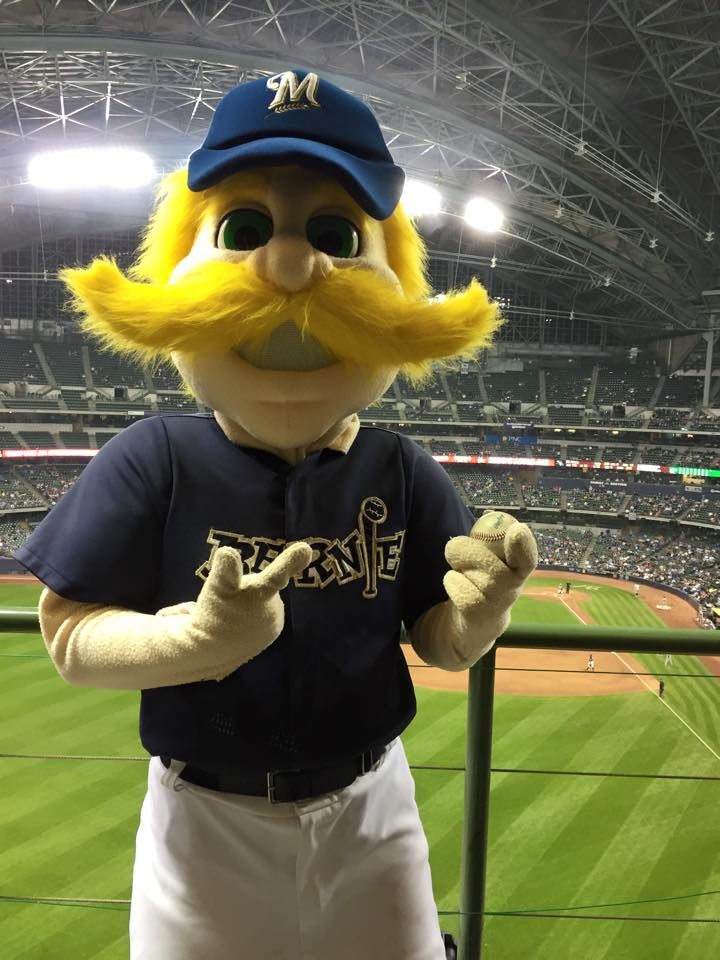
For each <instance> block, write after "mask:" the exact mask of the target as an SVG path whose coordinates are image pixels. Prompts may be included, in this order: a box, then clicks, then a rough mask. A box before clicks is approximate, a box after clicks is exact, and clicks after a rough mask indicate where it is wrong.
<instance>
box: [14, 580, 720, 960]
mask: <svg viewBox="0 0 720 960" xmlns="http://www.w3.org/2000/svg"><path fill="white" fill-rule="evenodd" d="M573 579H574V581H575V582H577V583H579V579H578V578H573ZM542 584H543V586H548V585H549V584H550V585H552V581H548V580H543V581H542ZM589 592H590V595H591V597H592V599H591V600H590V601H589V602H588V604H587V606H586V608H585V609H584V611H583V616H587V619H588V620H592V621H594V622H597V623H606V624H609V625H619V626H622V625H630V624H632V625H641V626H656V627H658V629H662V625H661V624H659V621H658V620H657V618H656V617H655V614H654V613H653V612H652V611H651V610H649V609H648V608H646V607H645V606H644V605H643V604H641V603H639V602H638V601H637V600H636V599H635V598H634V597H633V596H632V594H628V593H624V592H623V591H620V590H618V589H617V588H613V587H604V586H601V587H598V588H597V589H592V590H590V591H589ZM37 594H38V590H37V588H36V587H32V586H28V585H24V584H19V585H15V584H12V585H3V586H1V587H0V607H5V608H7V607H21V606H32V605H34V603H35V602H36V599H37ZM515 619H517V620H519V621H530V622H545V623H557V624H558V625H561V624H565V623H574V622H576V618H575V616H574V615H573V614H572V613H571V611H569V610H568V609H567V608H566V607H564V606H563V605H562V604H560V603H557V602H549V601H540V600H531V599H528V598H522V599H521V600H520V601H519V603H518V605H517V607H516V610H515ZM638 659H641V660H642V662H643V663H644V665H645V666H646V668H647V669H648V670H649V671H657V672H658V673H662V672H666V671H665V668H664V666H663V657H662V656H661V655H659V656H652V657H650V656H648V657H645V658H638ZM670 671H671V672H673V673H675V674H681V673H690V674H692V676H691V677H690V678H684V677H683V678H681V677H679V676H678V677H677V679H673V677H672V676H670V677H669V678H668V679H667V684H668V687H667V700H666V703H665V704H663V703H661V702H660V701H659V700H658V698H657V697H656V696H655V695H654V693H653V692H651V691H650V690H648V691H646V692H642V690H641V692H639V693H637V694H627V695H613V696H608V697H577V696H575V697H510V696H498V697H497V701H496V712H495V736H494V755H493V763H494V765H495V766H497V767H512V768H533V769H547V770H565V771H603V772H607V773H610V772H614V773H662V774H685V775H720V760H718V759H717V757H716V756H714V755H713V752H712V751H714V752H716V753H718V754H720V734H719V733H718V724H717V722H716V718H717V717H718V716H719V715H720V687H719V686H718V682H717V681H716V680H714V679H710V678H709V676H708V674H707V673H706V671H705V670H704V668H703V667H702V665H701V664H700V663H699V662H698V661H697V660H696V659H695V658H694V657H675V658H674V663H673V665H672V667H671V668H668V672H670ZM646 679H647V680H648V682H650V684H651V686H652V687H653V688H654V686H655V683H654V678H652V677H649V678H646ZM137 699H138V698H137V696H136V695H135V694H132V693H113V692H102V691H94V690H78V689H73V688H70V687H68V686H66V685H65V684H64V683H63V682H62V681H61V680H60V679H59V678H58V677H57V675H56V673H55V671H54V669H53V667H52V665H51V664H50V663H49V661H48V659H47V656H46V654H45V651H44V647H43V644H42V641H41V640H40V639H39V638H38V637H34V636H29V635H17V636H15V635H6V636H0V753H1V754H4V756H3V757H0V784H2V786H1V788H0V824H2V827H1V828H0V838H1V841H0V895H1V896H4V897H65V898H73V897H76V898H98V899H108V900H113V899H126V898H127V897H128V895H129V878H130V870H131V864H132V853H133V850H132V847H133V841H134V833H135V829H136V825H137V819H138V814H139V808H140V803H141V800H142V796H143V792H144V779H145V773H146V764H145V762H144V761H134V760H131V759H128V760H73V759H39V758H38V759H34V758H28V757H23V758H11V757H8V756H7V755H8V754H25V755H27V754H36V755H41V756H42V755H47V754H51V755H52V754H55V755H64V756H68V755H92V756H110V757H133V756H137V757H139V756H141V755H142V750H141V748H140V746H139V743H138V740H137V731H136V725H137ZM418 700H419V707H420V709H419V714H418V717H417V719H416V720H415V722H414V723H413V724H412V726H411V727H410V728H409V730H408V731H407V732H406V735H405V737H404V740H405V745H406V749H407V752H408V756H409V758H410V760H411V763H413V764H419V765H424V766H438V767H453V766H462V765H463V764H464V761H465V711H466V698H465V696H464V695H463V694H455V693H440V692H433V691H428V690H423V689H420V690H419V691H418ZM670 707H672V710H671V709H670ZM673 711H675V713H674V712H673ZM676 714H677V715H676ZM678 715H679V716H678ZM680 717H682V719H683V720H685V722H686V724H688V726H686V725H685V724H684V723H683V722H682V720H681V719H680ZM689 728H692V729H689ZM693 731H695V732H693ZM695 734H698V735H699V736H700V737H701V738H702V739H703V740H705V742H706V744H707V746H705V745H703V744H702V743H701V741H700V740H699V739H698V736H696V735H695ZM415 778H416V782H417V793H418V802H419V805H420V808H421V812H422V816H423V821H424V823H425V826H426V831H427V834H428V839H429V842H430V848H431V859H432V865H433V877H434V883H435V890H436V895H437V900H438V906H439V909H440V910H441V911H443V912H445V911H447V912H448V914H449V915H448V916H443V926H444V927H445V928H446V929H453V930H456V929H457V918H456V917H455V916H453V913H454V911H457V908H458V900H459V884H458V881H459V870H460V863H459V855H460V842H461V836H462V806H463V779H462V773H461V772H453V771H447V770H417V771H416V773H415ZM719 800H720V783H717V782H712V781H706V782H702V781H701V782H697V781H653V780H641V779H622V778H611V777H603V778H591V777H582V776H561V777H558V776H555V777H553V776H549V775H546V774H522V773H506V774H500V775H496V776H494V778H493V784H492V804H491V825H490V833H491V855H490V881H489V890H488V903H487V908H488V910H489V911H490V912H491V913H493V912H497V911H516V912H522V911H525V914H524V915H523V916H515V917H500V916H490V917H489V918H488V921H487V925H486V946H487V949H486V957H487V960H519V958H528V960H551V958H552V960H570V958H572V960H575V958H582V960H706V958H707V960H710V958H713V957H715V956H717V955H719V954H720V924H717V925H716V924H696V925H689V924H683V923H669V922H663V923H651V922H645V921H638V922H627V923H620V922H617V921H605V920H596V921H595V920H593V921H579V920H572V919H567V920H565V919H563V920H544V919H537V918H532V917H530V916H528V915H527V912H529V911H536V912H544V911H545V912H547V911H550V912H558V911H566V912H567V913H568V914H570V915H571V914H572V911H573V910H575V912H581V913H587V914H593V915H600V914H612V915H619V916H641V917H653V916H664V917H678V918H682V917H698V918H715V917H719V916H720V892H718V891H720V816H719V815H718V810H719V809H720V803H719V802H718V801H719ZM126 925H127V909H126V907H124V906H122V905H120V906H118V905H113V904H98V905H95V906H87V905H86V906H76V905H46V904H37V903H22V902H16V901H10V900H7V899H6V900H0V931H1V933H0V956H2V958H3V960H84V958H88V960H90V958H92V960H125V958H126V956H127V943H126ZM338 960H342V958H338ZM369 960H370V958H369Z"/></svg>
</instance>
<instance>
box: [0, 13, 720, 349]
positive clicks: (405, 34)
mask: <svg viewBox="0 0 720 960" xmlns="http://www.w3.org/2000/svg"><path fill="white" fill-rule="evenodd" d="M0 51H1V58H0V251H2V250H3V249H5V250H7V249H11V248H17V247H19V246H22V245H25V244H28V243H31V242H33V241H35V240H37V238H38V236H39V231H40V229H42V230H43V232H44V236H46V237H52V236H61V235H68V234H69V233H72V232H78V233H82V232H89V231H98V230H100V229H101V230H102V231H103V232H108V231H110V230H115V229H117V230H121V229H126V228H128V227H133V226H136V225H138V224H139V223H141V222H142V221H143V220H144V218H145V216H146V213H147V207H148V203H149V193H147V192H146V193H144V194H137V195H134V196H133V197H131V198H127V197H126V198H125V199H124V200H123V201H122V206H119V205H118V200H117V197H110V196H107V195H106V196H100V197H97V196H91V195H90V194H87V195H85V196H82V195H79V194H77V193H74V194H52V196H50V195H48V194H47V193H42V194H40V195H38V194H37V193H36V191H35V190H34V189H33V188H30V187H28V185H27V184H25V183H24V182H23V181H24V180H25V177H26V165H27V160H28V157H29V156H30V155H31V154H32V153H34V152H36V151H37V150H38V149H42V148H48V147H56V146H58V145H62V144H67V145H73V146H79V145H88V144H94V145H97V144H98V143H118V144H124V145H130V146H136V147H143V148H144V149H146V150H147V151H148V152H149V153H150V154H151V155H152V156H153V157H154V158H155V160H156V162H157V163H158V165H159V166H160V167H163V168H167V169H169V168H172V167H174V166H176V165H178V164H179V163H181V162H182V161H183V159H184V158H185V157H186V156H187V154H188V153H189V152H190V150H192V149H193V148H194V147H195V146H196V145H197V144H198V143H199V141H200V139H201V138H202V136H203V134H204V132H205V130H206V128H207V125H208V122H209V119H210V116H211V113H212V110H213V108H214V105H215V103H216V102H217V100H218V99H219V98H220V97H221V96H222V95H223V94H224V93H225V92H226V91H227V90H228V89H229V88H230V87H231V86H233V85H234V84H236V83H238V82H240V81H242V80H244V79H247V78H250V77H255V76H259V75H263V74H270V73H275V72H277V71H279V70H282V69H288V68H292V67H302V66H307V67H312V68H313V69H316V70H317V71H318V72H319V73H320V74H321V75H324V76H326V77H328V78H329V79H333V80H335V81H337V82H339V83H340V84H342V85H343V86H345V87H346V88H347V89H350V90H352V91H354V92H355V93H357V94H359V95H361V96H363V97H364V98H366V99H367V101H368V102H369V103H370V104H371V106H372V108H373V110H374V111H375V112H376V115H377V116H378V118H379V119H380V122H381V124H382V126H383V129H384V132H385V135H386V138H387V139H388V142H389V143H390V146H391V150H392V152H393V154H394V156H395V157H396V159H397V160H398V161H399V162H400V163H401V164H403V166H404V167H405V168H406V169H407V171H408V172H409V174H410V175H412V176H415V177H417V178H420V179H424V180H426V181H428V182H431V183H434V184H435V185H436V186H438V187H439V188H440V190H441V191H442V193H443V195H444V197H445V198H446V207H447V209H448V210H449V211H450V212H451V213H452V212H455V213H459V212H460V210H461V208H462V204H463V202H464V200H465V199H467V197H468V196H469V195H471V194H478V193H479V194H482V195H485V196H488V197H490V198H491V199H494V200H496V201H497V202H498V203H500V204H501V205H502V206H503V207H504V209H505V211H506V217H507V219H506V224H505V229H504V232H503V233H501V234H498V235H496V236H495V237H493V238H488V237H487V236H485V237H483V236H481V235H473V234H472V232H471V231H470V230H469V229H468V228H465V229H462V227H461V222H462V221H461V220H460V219H459V218H458V217H443V218H440V219H438V220H437V221H433V222H429V223H427V224H425V225H424V229H425V231H426V234H427V236H428V239H429V242H430V244H431V248H432V249H433V251H434V253H435V255H436V257H437V259H439V260H442V259H445V260H454V261H458V260H459V261H460V262H462V261H467V262H468V263H470V264H472V265H474V266H477V267H483V269H484V270H486V269H487V268H488V267H489V266H490V263H491V260H492V258H494V268H495V270H496V271H497V273H496V276H498V277H500V276H502V277H505V278H507V280H508V281H509V282H516V283H519V284H520V285H526V286H527V288H528V289H532V290H535V291H537V290H542V291H546V292H547V294H548V296H549V297H551V298H552V300H553V301H554V302H555V303H560V304H566V305H567V307H568V309H574V310H576V311H582V312H584V313H585V314H592V315H594V316H597V317H601V318H604V319H605V321H606V322H607V321H609V322H611V323H613V324H614V325H617V327H618V329H626V325H627V324H628V322H631V323H632V324H642V325H644V326H645V327H646V328H647V331H646V332H647V334H648V335H652V334H656V333H658V332H659V331H661V330H668V329H671V328H672V329H674V330H678V331H679V330H682V329H687V328H695V329H703V328H706V327H707V325H708V322H709V320H710V317H711V309H710V306H709V305H708V303H707V301H706V299H704V298H703V291H705V290H709V289H712V288H717V287H719V286H720V224H718V220H719V219H720V13H719V12H718V7H717V0H664V2H658V0H587V2H585V3H580V2H578V0H459V2H453V0H447V2H444V3H431V2H423V0H406V2H401V0H377V2H375V0H369V2H367V0H243V2H236V0H203V2H190V0H36V2H34V3H19V2H13V0H10V2H8V0H5V2H4V3H0ZM40 224H41V225H42V226H40ZM715 233H717V235H718V236H717V238H716V237H715ZM717 322H718V323H720V320H718V321H717ZM632 330H633V332H632V334H631V336H633V337H637V335H638V329H637V326H634V327H632ZM641 332H642V331H641Z"/></svg>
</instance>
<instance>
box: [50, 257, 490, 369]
mask: <svg viewBox="0 0 720 960" xmlns="http://www.w3.org/2000/svg"><path fill="white" fill-rule="evenodd" d="M61 279H62V280H63V281H64V282H65V283H66V284H67V286H68V287H69V288H70V291H71V293H72V295H73V300H72V305H73V307H74V309H75V310H76V312H77V313H79V314H80V315H81V316H82V318H83V326H84V328H85V329H86V330H88V331H89V332H90V333H92V334H94V335H95V336H97V337H99V338H100V339H101V340H102V341H104V342H105V343H106V344H107V345H108V346H109V347H112V348H114V349H116V350H120V351H121V352H125V353H133V354H136V355H139V356H141V357H143V358H144V359H151V358H155V357H158V356H169V355H170V353H172V352H174V351H179V352H184V353H197V352H201V351H207V350H223V349H229V348H231V347H237V346H243V345H245V344H258V343H261V342H263V341H265V340H266V339H267V337H268V336H269V334H270V333H271V332H272V331H273V330H274V329H275V328H276V327H278V326H280V325H281V324H282V323H285V322H287V321H288V320H290V321H292V322H294V323H295V324H296V325H297V326H298V327H299V329H300V330H301V331H304V332H308V333H310V334H312V336H313V337H315V338H316V339H317V340H318V341H319V342H320V343H321V344H322V345H323V346H325V347H327V349H329V350H330V351H331V352H332V353H333V354H334V355H335V356H337V357H338V358H339V359H340V360H343V361H346V362H351V363H354V364H358V365H359V366H365V367H369V368H377V367H387V366H397V367H400V368H402V369H403V370H404V372H406V373H408V374H410V375H411V376H420V375H422V373H424V372H426V370H427V368H428V366H429V364H430V363H431V362H432V361H437V360H446V359H449V358H451V357H458V356H469V355H471V354H473V353H475V352H476V351H477V350H478V349H480V348H481V347H482V346H484V345H485V344H487V342H488V341H489V340H490V338H491V336H492V334H493V332H494V331H495V330H496V329H497V327H498V326H499V325H500V323H501V322H502V321H501V319H500V314H499V309H498V307H497V305H496V304H494V303H491V302H490V301H489V299H488V295H487V292H486V291H485V289H484V288H483V287H482V286H481V285H480V284H479V283H477V281H473V282H472V283H471V284H470V286H469V287H467V288H466V289H465V290H464V291H462V292H461V293H454V294H449V295H448V296H447V297H446V298H444V299H442V300H439V301H434V302H429V301H414V302H413V301H408V300H406V299H405V297H404V296H403V294H402V293H400V292H399V291H398V290H397V289H396V288H395V287H394V286H392V285H391V284H390V283H388V282H387V281H386V280H384V279H382V278H381V277H378V276H377V275H376V274H374V273H373V272H371V271H369V270H365V269H361V268H357V269H356V268H352V267H349V268H344V269H336V270H333V271H332V273H331V274H330V275H329V276H328V277H326V278H324V279H323V280H320V281H319V282H318V283H316V284H315V285H314V286H313V287H311V288H309V289H307V290H303V291H301V292H299V293H292V294H290V293H284V292H283V291H281V290H279V289H278V288H277V287H275V286H273V285H272V284H269V283H267V282H266V281H264V280H263V279H262V278H261V277H259V276H258V275H257V274H256V273H255V271H254V270H253V269H252V267H250V266H249V265H247V264H245V263H228V262H226V261H208V262H207V263H205V264H202V265H201V266H198V267H197V268H196V269H194V270H192V271H191V272H189V273H188V274H186V275H185V276H184V277H182V278H181V279H180V280H178V281H177V283H173V284H158V283H138V282H136V281H133V280H130V279H129V278H128V277H126V276H125V275H124V274H123V273H122V272H121V270H120V269H119V268H118V266H117V264H116V263H115V262H114V261H113V260H108V259H105V258H101V259H99V260H95V261H94V262H93V263H92V264H91V265H90V266H89V267H87V268H85V269H68V270H64V271H62V273H61Z"/></svg>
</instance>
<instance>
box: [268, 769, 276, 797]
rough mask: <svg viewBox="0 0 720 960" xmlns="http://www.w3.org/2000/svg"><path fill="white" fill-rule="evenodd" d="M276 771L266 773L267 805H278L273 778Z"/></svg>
mask: <svg viewBox="0 0 720 960" xmlns="http://www.w3.org/2000/svg"><path fill="white" fill-rule="evenodd" d="M278 772H279V771H278V770H268V772H267V799H268V803H278V802H279V801H278V800H277V799H276V794H277V787H276V785H275V776H276V774H277V773H278Z"/></svg>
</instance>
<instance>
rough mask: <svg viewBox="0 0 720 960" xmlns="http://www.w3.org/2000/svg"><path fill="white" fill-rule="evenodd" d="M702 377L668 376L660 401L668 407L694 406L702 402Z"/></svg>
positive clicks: (661, 391)
mask: <svg viewBox="0 0 720 960" xmlns="http://www.w3.org/2000/svg"><path fill="white" fill-rule="evenodd" d="M702 396H703V378H702V377H683V376H674V377H668V378H667V379H666V380H665V383H664V384H663V387H662V389H661V390H660V397H659V399H658V403H660V404H662V406H667V407H694V406H695V405H696V404H698V403H702Z"/></svg>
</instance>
